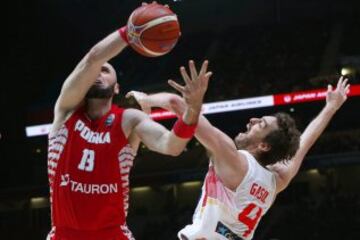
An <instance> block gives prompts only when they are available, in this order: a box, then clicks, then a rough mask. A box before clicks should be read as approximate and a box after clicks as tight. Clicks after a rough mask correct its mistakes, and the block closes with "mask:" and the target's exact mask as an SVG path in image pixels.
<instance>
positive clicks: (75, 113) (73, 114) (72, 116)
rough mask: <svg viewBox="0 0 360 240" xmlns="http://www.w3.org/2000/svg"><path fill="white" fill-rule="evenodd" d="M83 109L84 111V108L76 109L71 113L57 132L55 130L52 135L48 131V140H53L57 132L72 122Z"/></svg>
mask: <svg viewBox="0 0 360 240" xmlns="http://www.w3.org/2000/svg"><path fill="white" fill-rule="evenodd" d="M83 109H84V106H80V107H78V108H77V109H76V110H75V111H73V112H72V113H71V115H70V116H69V117H68V119H67V120H66V121H65V122H63V124H62V125H61V126H60V127H59V129H58V130H56V132H54V133H52V132H51V131H50V132H49V134H48V140H51V139H54V138H55V137H56V136H57V135H58V133H59V131H60V130H61V129H62V128H63V127H64V126H66V125H67V124H69V122H71V121H73V118H74V116H76V115H78V114H79V112H80V111H83Z"/></svg>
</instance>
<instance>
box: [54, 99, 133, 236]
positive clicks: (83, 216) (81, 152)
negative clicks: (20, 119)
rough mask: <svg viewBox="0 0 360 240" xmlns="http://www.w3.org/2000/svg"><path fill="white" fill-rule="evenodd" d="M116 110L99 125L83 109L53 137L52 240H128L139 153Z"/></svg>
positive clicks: (104, 117) (112, 109) (115, 108)
mask: <svg viewBox="0 0 360 240" xmlns="http://www.w3.org/2000/svg"><path fill="white" fill-rule="evenodd" d="M123 112H124V109H121V108H118V107H117V106H115V105H113V106H112V107H111V110H110V111H109V112H108V113H107V114H106V115H104V116H103V117H102V118H100V119H98V120H94V121H92V120H90V119H89V118H88V117H87V115H86V113H85V112H84V108H79V109H78V110H77V111H76V112H74V113H73V114H72V116H71V117H70V118H69V119H68V120H67V121H66V123H65V124H64V125H63V126H62V128H61V129H60V130H58V131H57V132H56V133H55V134H53V136H49V149H48V176H49V183H50V200H51V212H52V231H51V232H50V233H49V236H48V238H49V239H51V240H123V239H124V240H125V239H126V240H128V239H133V238H132V235H131V232H130V231H129V230H128V228H127V226H126V221H125V220H126V215H127V209H128V200H129V173H130V169H131V167H132V165H133V159H134V157H135V152H134V151H133V150H132V148H131V147H130V145H129V144H128V140H127V139H126V137H125V135H124V133H123V131H122V128H121V122H122V116H123Z"/></svg>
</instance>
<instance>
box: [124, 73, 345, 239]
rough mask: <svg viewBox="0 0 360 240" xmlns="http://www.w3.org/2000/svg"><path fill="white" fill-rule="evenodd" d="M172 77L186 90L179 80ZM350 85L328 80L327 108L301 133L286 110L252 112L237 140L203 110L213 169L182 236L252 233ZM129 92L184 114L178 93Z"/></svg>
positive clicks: (200, 131) (203, 135)
mask: <svg viewBox="0 0 360 240" xmlns="http://www.w3.org/2000/svg"><path fill="white" fill-rule="evenodd" d="M190 70H191V69H190ZM192 72H194V71H192ZM195 74H196V73H195V72H194V74H193V75H194V76H195ZM170 83H171V85H172V86H173V87H174V88H175V89H177V90H178V91H179V92H181V93H182V94H184V91H183V90H182V88H181V87H180V86H179V85H177V84H176V83H174V82H170ZM349 90H350V85H349V84H348V83H347V79H343V77H341V78H340V79H339V81H338V84H337V86H336V89H334V90H333V89H332V87H331V85H329V86H328V90H327V93H326V104H325V106H324V108H323V109H322V110H321V112H320V113H319V114H318V116H317V117H316V118H314V120H312V121H311V123H310V124H309V125H308V126H307V127H306V129H305V131H304V132H303V133H302V134H301V137H300V133H299V132H298V130H297V129H296V128H295V123H294V120H292V119H291V117H290V116H287V115H285V114H276V115H275V116H264V117H262V118H251V119H250V122H249V123H248V124H247V131H246V132H243V133H239V134H238V135H237V136H236V138H235V140H232V139H231V138H230V137H229V136H227V135H226V134H225V133H223V132H222V131H220V130H219V129H217V128H216V127H214V126H213V125H211V123H210V122H209V121H208V120H207V119H206V118H205V117H204V116H201V117H200V119H199V124H198V128H197V130H196V134H195V137H196V138H197V139H198V140H199V141H200V143H201V144H203V145H204V147H205V148H206V149H207V151H208V153H209V155H210V164H209V170H208V173H207V175H206V177H205V180H204V185H203V188H202V194H201V198H200V200H199V203H198V205H197V208H196V210H195V213H194V215H193V222H192V224H190V225H188V226H186V227H184V228H183V229H182V230H180V231H179V233H178V237H179V239H181V240H213V239H217V240H226V239H238V240H250V239H252V237H253V235H254V232H255V230H256V228H257V226H258V223H259V221H260V220H261V218H262V216H263V215H264V214H265V213H266V212H267V210H268V209H269V208H270V207H271V206H272V204H273V202H274V200H275V198H276V196H277V194H279V193H280V192H281V191H283V190H284V189H285V188H286V187H287V186H288V185H289V183H290V182H291V180H292V179H293V178H294V177H295V175H296V174H297V172H298V171H299V169H300V166H301V164H302V162H303V160H304V158H305V155H306V154H307V153H308V151H309V150H310V148H311V147H312V146H313V144H314V143H315V142H316V140H317V139H318V138H319V137H320V135H321V133H322V132H323V131H324V130H325V127H326V126H327V125H328V123H329V122H330V120H331V119H332V117H333V116H334V114H335V113H336V112H337V110H338V109H339V108H340V107H341V106H342V105H343V104H344V102H345V101H346V99H347V94H348V93H349ZM130 96H133V97H134V98H135V99H136V100H137V101H138V103H139V104H140V105H142V106H143V107H146V108H151V107H162V108H164V109H167V110H169V111H172V112H174V113H176V114H181V113H182V112H183V111H184V107H185V105H184V103H183V101H182V100H181V98H180V97H179V96H177V95H175V94H169V93H159V94H154V95H146V94H144V93H141V92H135V91H132V92H129V93H128V94H127V97H130Z"/></svg>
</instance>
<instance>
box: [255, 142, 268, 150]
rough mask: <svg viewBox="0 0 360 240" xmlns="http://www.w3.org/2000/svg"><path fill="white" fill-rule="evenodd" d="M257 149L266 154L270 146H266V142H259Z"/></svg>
mask: <svg viewBox="0 0 360 240" xmlns="http://www.w3.org/2000/svg"><path fill="white" fill-rule="evenodd" d="M258 149H259V150H260V151H262V152H268V151H270V149H271V146H270V144H268V143H266V142H261V143H259V145H258Z"/></svg>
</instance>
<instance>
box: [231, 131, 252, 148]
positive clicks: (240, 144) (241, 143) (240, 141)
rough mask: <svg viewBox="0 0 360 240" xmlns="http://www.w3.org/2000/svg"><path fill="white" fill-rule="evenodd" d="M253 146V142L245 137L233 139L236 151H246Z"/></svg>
mask: <svg viewBox="0 0 360 240" xmlns="http://www.w3.org/2000/svg"><path fill="white" fill-rule="evenodd" d="M252 144H253V140H252V139H251V138H249V137H248V136H246V135H243V136H239V137H236V138H235V145H236V148H237V149H239V150H240V149H247V148H248V147H249V146H251V145H252Z"/></svg>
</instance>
